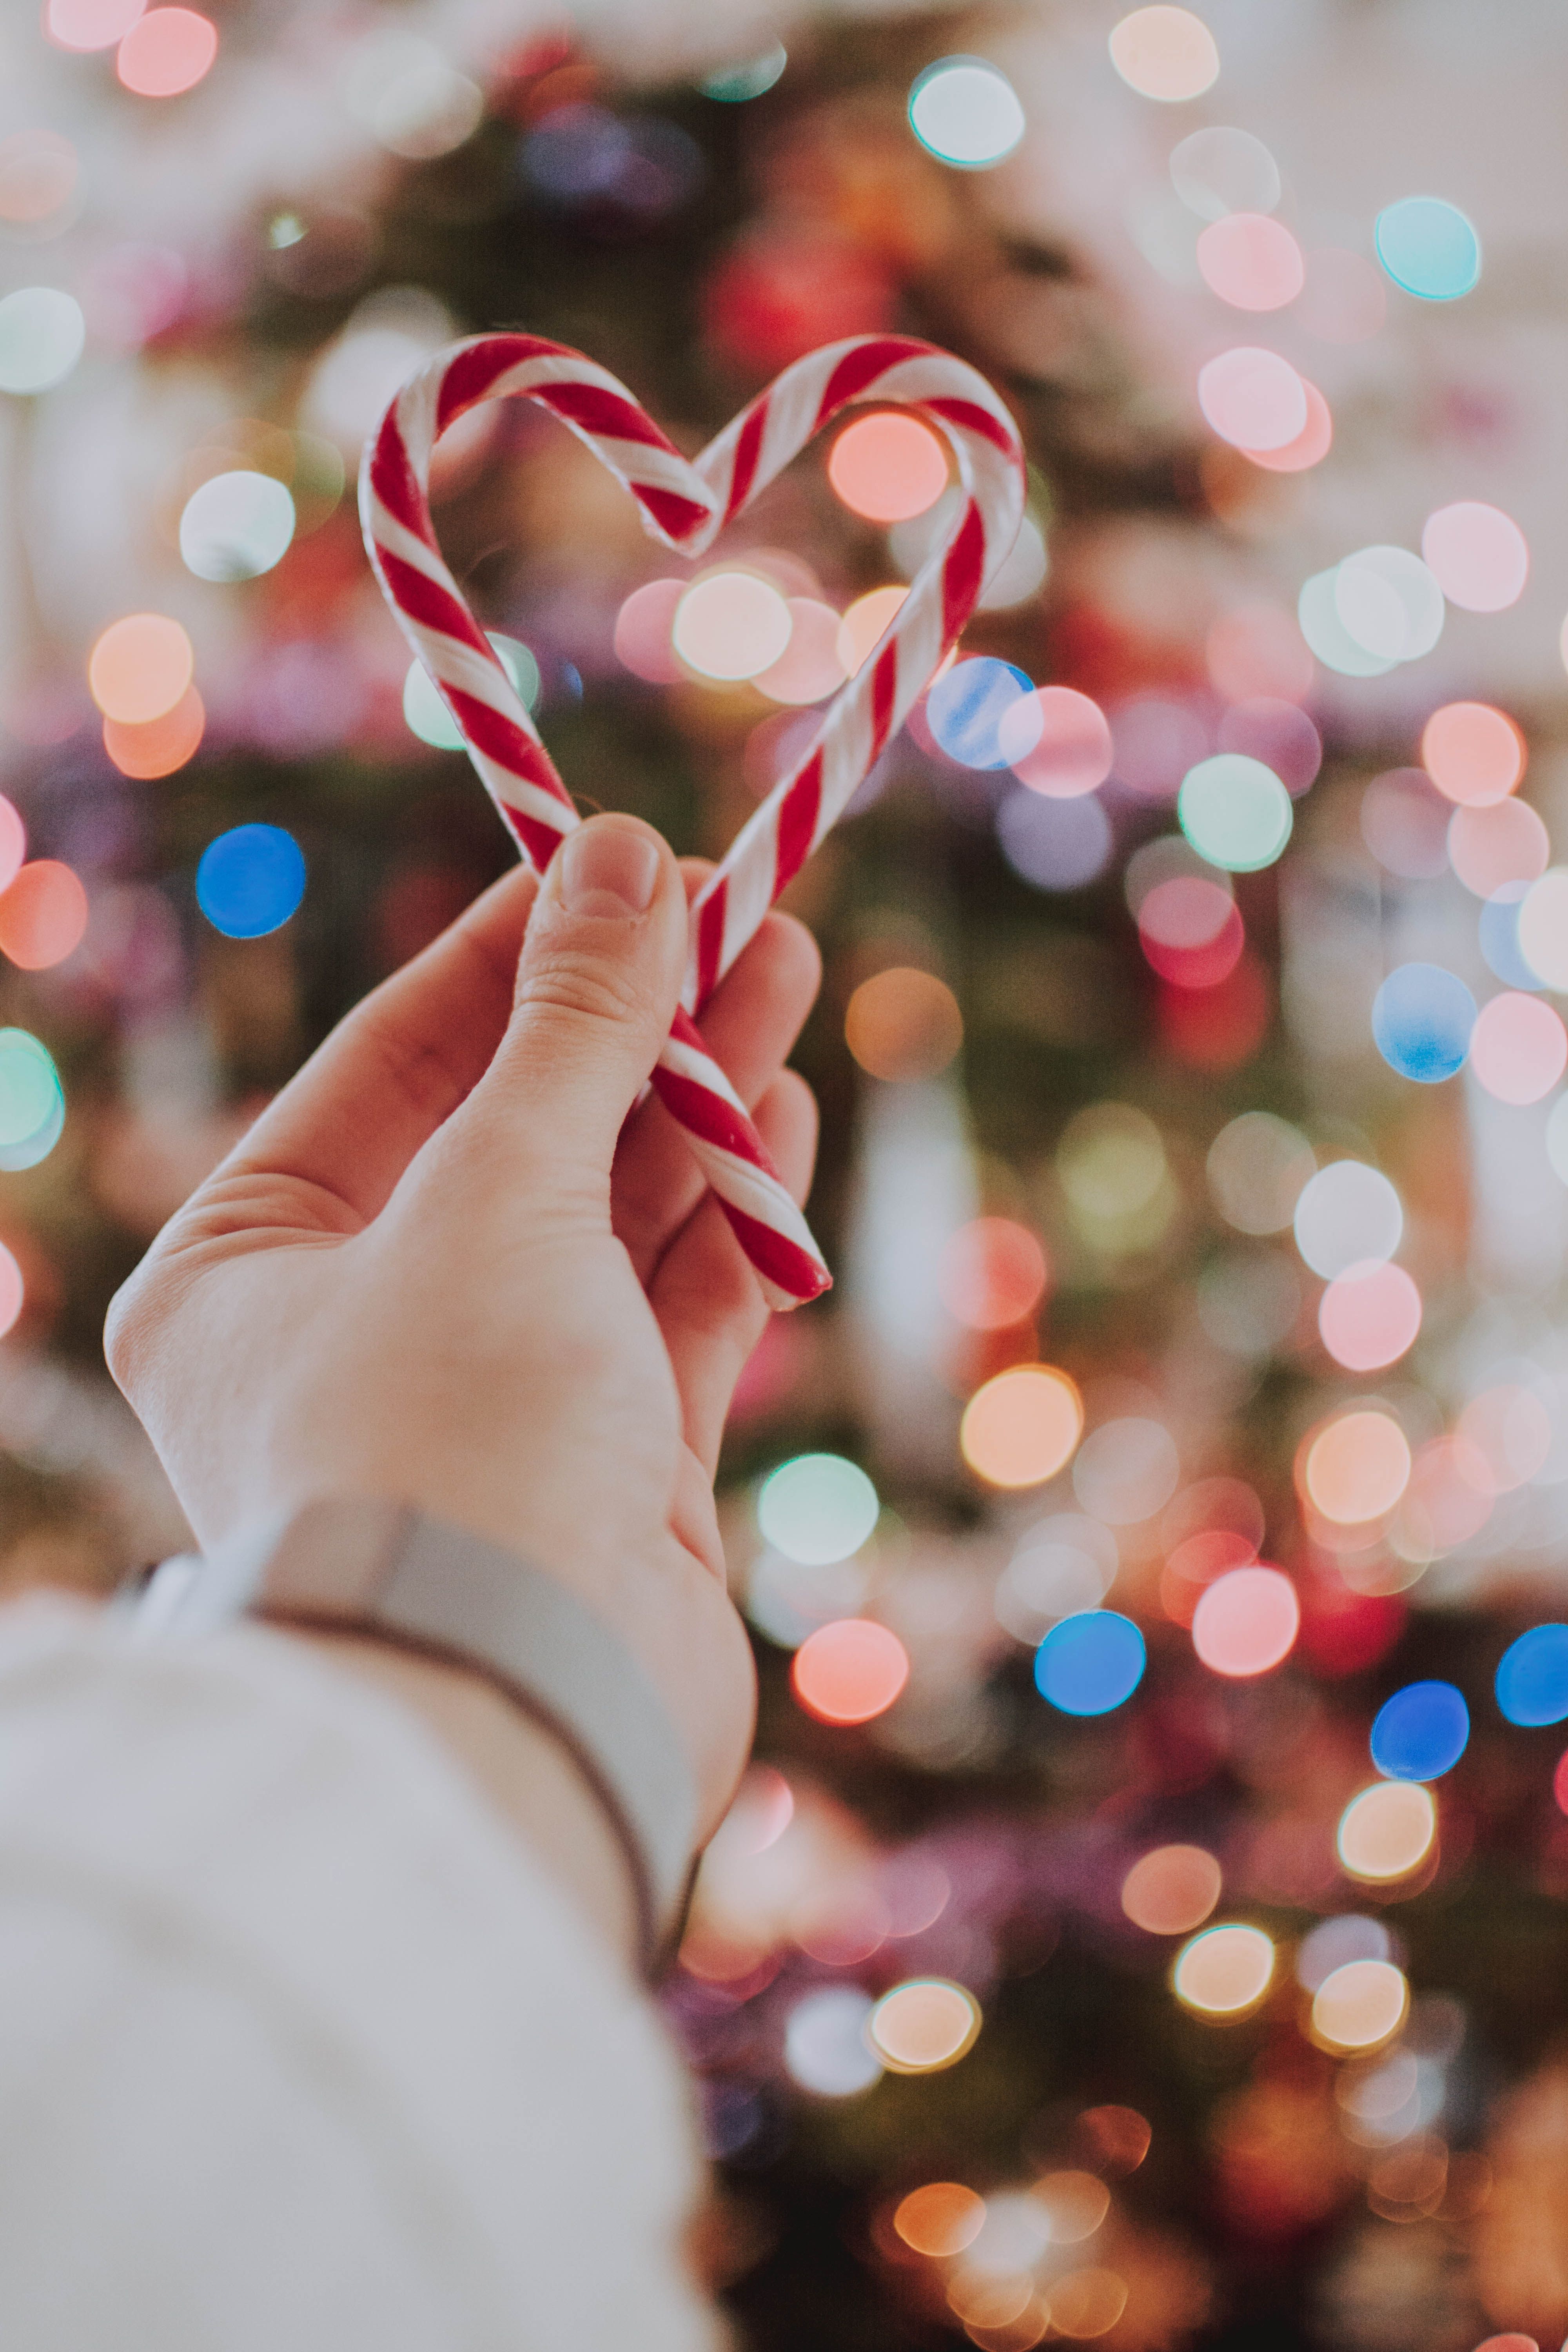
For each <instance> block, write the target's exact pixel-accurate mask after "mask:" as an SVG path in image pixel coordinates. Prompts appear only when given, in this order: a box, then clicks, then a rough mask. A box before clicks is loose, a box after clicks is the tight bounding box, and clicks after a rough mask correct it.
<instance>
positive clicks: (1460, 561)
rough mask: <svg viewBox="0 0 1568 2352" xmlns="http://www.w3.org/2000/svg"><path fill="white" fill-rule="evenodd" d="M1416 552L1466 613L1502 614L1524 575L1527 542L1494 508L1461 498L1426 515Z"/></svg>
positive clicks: (1452, 601)
mask: <svg viewBox="0 0 1568 2352" xmlns="http://www.w3.org/2000/svg"><path fill="white" fill-rule="evenodd" d="M1421 553H1422V555H1423V557H1424V558H1425V560H1426V565H1427V568H1428V570H1430V571H1431V572H1434V573H1436V580H1437V585H1438V587H1439V588H1441V590H1442V591H1443V593H1444V595H1445V596H1447V599H1448V602H1449V604H1460V605H1462V606H1463V607H1464V609H1465V611H1466V612H1467V613H1504V612H1506V611H1507V610H1508V607H1509V606H1510V604H1518V602H1519V600H1520V598H1521V596H1522V595H1523V593H1524V583H1525V582H1526V581H1527V580H1528V579H1529V577H1530V545H1529V542H1528V541H1527V540H1526V538H1525V536H1524V533H1523V531H1521V529H1520V527H1519V525H1518V524H1517V523H1516V522H1515V521H1514V520H1513V518H1512V516H1511V515H1506V514H1504V513H1503V511H1502V509H1501V508H1500V507H1489V506H1483V505H1481V504H1480V502H1479V500H1477V499H1460V500H1459V502H1458V505H1456V506H1451V507H1439V508H1438V509H1436V513H1435V514H1430V515H1428V516H1427V518H1426V530H1424V531H1423V532H1422V534H1421Z"/></svg>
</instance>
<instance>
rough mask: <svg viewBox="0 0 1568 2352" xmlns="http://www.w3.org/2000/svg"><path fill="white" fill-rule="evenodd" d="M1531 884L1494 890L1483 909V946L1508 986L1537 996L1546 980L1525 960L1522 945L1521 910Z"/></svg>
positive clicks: (1492, 968) (1491, 967) (1490, 964)
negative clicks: (1520, 930) (1520, 938)
mask: <svg viewBox="0 0 1568 2352" xmlns="http://www.w3.org/2000/svg"><path fill="white" fill-rule="evenodd" d="M1529 887H1530V885H1529V883H1528V882H1505V883H1504V884H1503V886H1502V888H1501V889H1500V890H1494V891H1493V892H1492V895H1491V897H1490V898H1489V899H1488V900H1487V903H1486V905H1485V906H1484V907H1483V908H1481V913H1480V923H1479V936H1480V949H1481V954H1482V956H1483V957H1484V958H1485V960H1486V963H1487V967H1488V969H1489V971H1495V972H1496V974H1497V976H1498V978H1499V979H1500V981H1501V982H1502V984H1503V986H1504V987H1505V988H1521V989H1526V990H1528V991H1529V992H1530V993H1531V995H1536V996H1538V995H1540V993H1541V992H1542V989H1543V988H1544V987H1545V986H1546V982H1544V981H1543V980H1542V977H1541V974H1540V973H1539V972H1538V971H1536V970H1535V969H1534V967H1533V966H1532V965H1531V964H1528V963H1526V962H1525V960H1524V950H1523V949H1522V948H1521V946H1520V944H1519V910H1520V908H1521V906H1522V905H1523V903H1524V894H1525V892H1526V891H1527V890H1528V889H1529Z"/></svg>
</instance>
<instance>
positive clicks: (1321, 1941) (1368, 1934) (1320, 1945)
mask: <svg viewBox="0 0 1568 2352" xmlns="http://www.w3.org/2000/svg"><path fill="white" fill-rule="evenodd" d="M1389 1950H1390V1943H1389V1935H1388V1930H1387V1928H1386V1927H1384V1924H1383V1922H1382V1920H1381V1919H1369V1918H1367V1917H1366V1916H1365V1915H1364V1913H1362V1912H1358V1911H1341V1912H1337V1913H1336V1914H1335V1915H1334V1916H1333V1917H1332V1918H1329V1919H1320V1920H1319V1922H1318V1924H1317V1926H1316V1927H1313V1928H1311V1929H1310V1930H1309V1932H1308V1933H1307V1934H1306V1935H1305V1936H1303V1937H1302V1938H1301V1941H1300V1945H1299V1946H1298V1947H1297V1950H1296V1981H1297V1983H1298V1984H1299V1985H1300V1988H1301V1990H1302V1991H1303V1992H1317V1991H1318V1990H1320V1988H1321V1986H1323V1985H1325V1984H1326V1983H1327V1982H1328V1980H1329V1979H1330V1978H1331V1976H1332V1975H1333V1973H1334V1970H1335V1969H1342V1968H1344V1967H1346V1966H1347V1965H1348V1964H1349V1963H1350V1962H1351V1961H1352V1960H1385V1959H1387V1958H1388V1955H1389Z"/></svg>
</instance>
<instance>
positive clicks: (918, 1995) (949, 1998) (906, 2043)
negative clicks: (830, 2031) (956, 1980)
mask: <svg viewBox="0 0 1568 2352" xmlns="http://www.w3.org/2000/svg"><path fill="white" fill-rule="evenodd" d="M866 2031H867V2034H868V2038H869V2040H870V2043H871V2047H872V2048H873V2049H874V2050H875V2051H876V2053H877V2055H878V2056H879V2058H880V2059H881V2061H882V2063H883V2064H884V2065H885V2066H886V2067H888V2068H889V2071H890V2072H891V2073H893V2074H935V2073H936V2072H937V2071H938V2069H939V2068H941V2067H943V2066H953V2065H956V2064H957V2063H958V2061H959V2059H961V2058H962V2057H963V2055H964V2053H965V2052H966V2051H968V2050H970V2049H972V2048H973V2043H974V2038H975V2035H976V2034H977V2033H978V2032H979V2031H980V2005H979V2003H978V2002H977V2001H976V2000H975V1999H974V1996H973V1993H970V1992H966V1991H965V1990H964V1989H963V1986H962V1985H956V1984H950V1983H949V1982H948V1981H947V1979H945V1978H944V1977H915V1978H911V1979H910V1981H909V1983H907V1984H900V1985H894V1987H893V1988H892V1990H891V1991H890V1992H885V1993H884V1994H883V1995H882V1998H881V2000H879V2002H878V2003H877V2006H876V2007H875V2009H874V2010H873V2011H871V2016H870V2021H869V2022H868V2026H867V2029H866Z"/></svg>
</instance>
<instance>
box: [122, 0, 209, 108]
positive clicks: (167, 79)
mask: <svg viewBox="0 0 1568 2352" xmlns="http://www.w3.org/2000/svg"><path fill="white" fill-rule="evenodd" d="M216 55H217V27H216V25H214V24H213V23H212V21H211V19H210V18H208V17H206V16H198V15H197V13H196V11H195V9H194V8H149V9H148V11H147V13H146V15H145V16H139V17H138V18H137V20H136V22H135V24H134V25H132V27H131V30H130V31H129V32H128V33H127V34H126V36H125V38H124V39H123V40H122V41H121V44H120V50H119V54H118V56H117V57H116V58H115V61H114V69H115V71H116V73H117V74H118V75H119V77H120V79H121V81H122V82H123V83H124V85H125V87H126V89H133V90H134V91H135V92H136V93H137V95H138V97H140V98H177V97H178V96H179V95H180V93H181V92H182V91H183V90H187V89H195V86H196V84H197V82H199V81H200V80H201V79H202V78H203V76H204V75H205V73H206V72H207V71H208V70H209V69H210V68H211V66H212V62H213V59H214V58H216Z"/></svg>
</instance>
